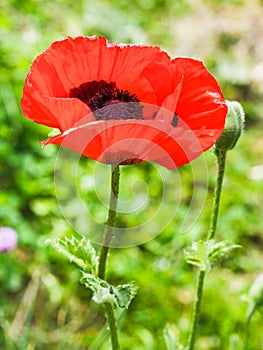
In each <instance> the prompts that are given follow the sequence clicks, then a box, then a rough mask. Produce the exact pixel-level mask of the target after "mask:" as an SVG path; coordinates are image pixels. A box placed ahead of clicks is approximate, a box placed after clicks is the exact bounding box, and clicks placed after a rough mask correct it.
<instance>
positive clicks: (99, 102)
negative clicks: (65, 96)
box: [69, 80, 144, 120]
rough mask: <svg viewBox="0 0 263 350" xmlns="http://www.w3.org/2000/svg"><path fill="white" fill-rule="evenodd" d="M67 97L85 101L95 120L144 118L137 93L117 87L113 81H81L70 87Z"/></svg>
mask: <svg viewBox="0 0 263 350" xmlns="http://www.w3.org/2000/svg"><path fill="white" fill-rule="evenodd" d="M69 97H71V98H78V99H80V100H81V101H82V102H84V103H86V104H87V105H88V106H89V108H90V109H91V110H92V112H93V114H94V116H95V118H96V120H110V119H124V120H127V119H144V118H143V106H141V105H140V100H139V99H138V97H137V95H136V94H131V93H130V92H129V91H128V90H120V89H118V88H117V87H116V83H114V82H111V83H107V82H106V81H104V80H100V81H95V80H93V81H91V82H87V83H83V84H81V85H80V86H79V87H74V88H72V89H70V91H69Z"/></svg>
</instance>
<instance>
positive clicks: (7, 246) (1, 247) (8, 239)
mask: <svg viewBox="0 0 263 350" xmlns="http://www.w3.org/2000/svg"><path fill="white" fill-rule="evenodd" d="M16 245H17V233H16V231H15V230H13V229H12V228H11V227H0V252H3V253H5V252H8V251H9V250H12V249H14V248H15V247H16Z"/></svg>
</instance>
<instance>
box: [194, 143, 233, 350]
mask: <svg viewBox="0 0 263 350" xmlns="http://www.w3.org/2000/svg"><path fill="white" fill-rule="evenodd" d="M215 154H216V156H217V162H218V173H217V184H216V187H215V192H214V200H213V206H212V213H211V219H210V226H209V230H208V235H207V240H210V239H213V238H214V236H215V232H216V226H217V219H218V211H219V203H220V197H221V191H222V183H223V178H224V172H225V162H226V151H221V150H218V149H216V150H215ZM205 274H206V271H203V270H200V271H199V276H198V282H197V289H196V297H195V305H194V311H193V319H192V325H191V331H190V335H189V340H188V347H187V349H188V350H193V349H194V345H195V339H196V333H197V327H198V321H199V317H200V312H201V303H202V296H203V287H204V280H205Z"/></svg>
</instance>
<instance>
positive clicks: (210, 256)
mask: <svg viewBox="0 0 263 350" xmlns="http://www.w3.org/2000/svg"><path fill="white" fill-rule="evenodd" d="M240 247H241V246H240V245H237V244H234V243H232V242H230V241H222V242H218V243H216V242H215V241H214V240H209V241H206V242H203V241H199V242H194V243H193V244H192V245H191V247H188V248H187V249H185V251H184V257H185V259H186V261H187V262H188V264H191V265H195V266H197V267H199V269H200V270H202V271H209V270H210V268H211V262H213V261H215V260H219V259H222V258H223V257H225V256H226V255H227V254H228V253H229V252H230V251H232V250H233V249H236V248H240Z"/></svg>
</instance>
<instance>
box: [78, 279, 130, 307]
mask: <svg viewBox="0 0 263 350" xmlns="http://www.w3.org/2000/svg"><path fill="white" fill-rule="evenodd" d="M81 282H82V283H83V284H84V285H85V286H86V287H87V288H89V289H91V290H92V292H93V297H92V299H93V300H94V301H95V302H96V303H97V304H103V303H111V304H115V305H116V306H118V307H119V308H121V309H123V308H128V306H129V304H130V302H131V300H132V299H133V298H134V296H135V294H136V292H137V287H136V286H135V285H134V283H133V282H132V283H129V284H120V285H118V286H116V287H115V286H112V285H110V284H109V283H108V282H106V281H104V280H102V279H100V278H99V277H96V276H94V275H91V274H89V273H83V277H82V279H81Z"/></svg>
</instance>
